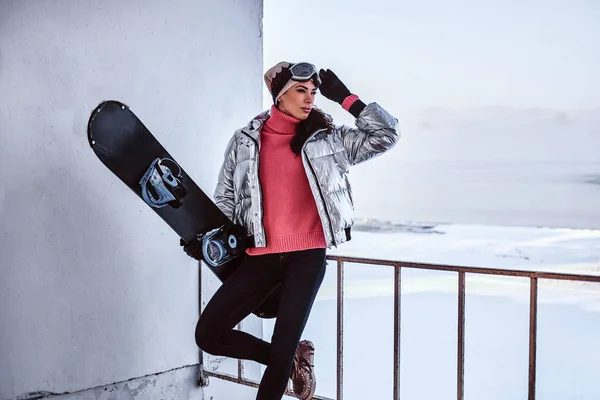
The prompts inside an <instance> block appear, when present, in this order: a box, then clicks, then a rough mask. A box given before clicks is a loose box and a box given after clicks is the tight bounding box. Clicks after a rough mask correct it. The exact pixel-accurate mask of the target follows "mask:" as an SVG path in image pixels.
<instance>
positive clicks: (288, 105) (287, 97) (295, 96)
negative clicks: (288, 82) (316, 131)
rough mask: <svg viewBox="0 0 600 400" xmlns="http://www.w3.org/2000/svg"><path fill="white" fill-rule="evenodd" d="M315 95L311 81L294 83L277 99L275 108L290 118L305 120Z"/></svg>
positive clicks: (315, 91)
mask: <svg viewBox="0 0 600 400" xmlns="http://www.w3.org/2000/svg"><path fill="white" fill-rule="evenodd" d="M316 93H317V87H316V86H315V84H314V83H313V81H312V80H310V81H308V82H296V83H295V84H294V86H292V87H291V88H290V89H289V90H287V91H286V92H285V93H284V94H283V95H282V96H281V97H280V98H279V103H277V108H279V110H281V111H283V112H284V113H286V114H289V115H291V116H292V117H296V118H298V119H301V120H303V119H306V118H307V117H308V114H310V111H311V110H312V106H313V104H314V102H315V95H316Z"/></svg>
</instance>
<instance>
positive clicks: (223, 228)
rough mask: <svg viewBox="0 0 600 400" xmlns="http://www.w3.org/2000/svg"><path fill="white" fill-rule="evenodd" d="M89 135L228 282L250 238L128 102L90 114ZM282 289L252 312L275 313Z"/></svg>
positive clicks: (113, 167)
mask: <svg viewBox="0 0 600 400" xmlns="http://www.w3.org/2000/svg"><path fill="white" fill-rule="evenodd" d="M87 136H88V142H89V145H90V147H91V148H92V149H93V151H94V153H95V154H96V156H97V157H98V158H99V159H100V161H101V162H102V163H103V164H104V165H105V166H106V167H107V168H108V169H109V170H110V171H111V172H112V173H113V174H115V175H116V176H117V177H118V178H119V179H120V180H121V181H122V182H123V183H125V184H126V185H127V186H128V187H129V188H130V189H131V190H132V191H133V192H134V193H135V194H136V195H137V196H138V197H139V198H140V199H141V200H142V201H144V203H146V205H148V206H149V207H150V209H152V210H153V211H154V212H155V213H156V214H157V215H158V216H159V217H160V218H162V219H163V220H164V222H166V223H167V225H169V227H171V229H173V231H175V232H176V233H177V235H179V237H180V238H181V240H182V241H183V243H182V244H187V243H191V242H192V241H194V240H200V242H201V246H202V261H203V262H204V263H205V264H206V265H207V266H208V268H209V269H210V270H211V271H212V272H213V273H214V274H215V275H216V276H217V277H218V278H219V280H220V281H221V282H224V281H225V280H226V279H227V278H228V277H229V276H231V274H232V273H233V272H234V271H235V270H236V269H237V268H238V267H239V266H240V264H241V262H242V261H243V259H244V257H246V253H245V250H246V249H247V248H248V247H249V246H251V245H253V239H252V237H251V236H250V235H249V234H248V233H247V231H246V230H245V229H244V228H243V227H242V226H240V225H236V224H234V223H233V222H232V221H231V220H230V219H229V218H228V217H227V216H226V215H225V214H224V213H223V212H222V211H221V210H220V209H219V207H217V205H216V204H215V203H214V202H213V201H212V200H211V198H210V197H208V196H207V195H206V193H204V191H203V190H202V189H200V188H199V187H198V185H196V183H195V182H194V181H193V180H192V178H190V176H189V175H188V174H187V173H186V172H185V170H184V169H183V168H182V167H181V165H179V163H178V162H177V161H176V160H175V158H174V157H172V156H171V155H170V154H169V152H168V151H167V150H166V149H165V148H164V147H163V146H162V145H161V144H160V142H159V141H158V140H157V139H156V138H155V137H154V135H153V134H152V133H151V132H150V131H149V130H148V128H146V126H144V124H143V123H142V121H141V120H140V119H139V118H138V117H137V116H136V115H135V114H134V113H133V112H132V111H131V109H130V108H129V107H128V106H127V105H126V104H124V103H122V102H119V101H115V100H108V101H104V102H102V103H100V104H99V105H98V106H97V107H96V108H94V110H93V111H92V113H91V115H90V118H89V121H88V126H87ZM279 296H280V288H277V289H275V290H274V291H273V292H272V293H271V294H270V295H269V297H267V298H266V299H265V301H264V302H263V303H262V304H261V305H260V306H259V307H258V308H257V309H256V310H255V311H254V312H253V314H255V315H257V316H258V317H261V318H273V317H275V316H276V313H277V306H278V299H279Z"/></svg>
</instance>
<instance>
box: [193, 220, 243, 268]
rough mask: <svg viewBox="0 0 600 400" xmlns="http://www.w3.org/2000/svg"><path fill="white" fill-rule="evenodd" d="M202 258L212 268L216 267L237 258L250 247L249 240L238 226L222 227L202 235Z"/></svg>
mask: <svg viewBox="0 0 600 400" xmlns="http://www.w3.org/2000/svg"><path fill="white" fill-rule="evenodd" d="M201 241H202V258H203V259H204V261H205V262H206V263H207V264H208V265H210V266H212V267H218V266H220V265H223V264H225V263H226V262H228V261H230V260H232V259H234V258H236V257H238V256H239V255H240V254H241V253H242V252H243V251H244V250H245V249H247V248H248V247H249V246H250V243H251V238H250V237H248V236H247V235H246V234H245V231H244V228H242V227H241V226H239V225H233V224H231V225H229V224H227V225H223V226H221V227H219V228H216V229H213V230H212V231H209V232H207V233H206V234H204V235H202V238H201Z"/></svg>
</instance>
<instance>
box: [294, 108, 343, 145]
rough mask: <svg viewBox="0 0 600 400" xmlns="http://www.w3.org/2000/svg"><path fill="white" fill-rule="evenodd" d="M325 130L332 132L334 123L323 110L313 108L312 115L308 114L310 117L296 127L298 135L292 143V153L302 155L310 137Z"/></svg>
mask: <svg viewBox="0 0 600 400" xmlns="http://www.w3.org/2000/svg"><path fill="white" fill-rule="evenodd" d="M323 128H325V129H327V130H328V131H330V132H331V130H332V129H333V121H332V120H331V118H330V117H329V116H328V115H326V114H325V113H323V112H322V111H321V110H319V109H318V108H315V107H313V109H312V110H311V111H310V114H308V117H306V119H305V120H302V121H300V122H299V123H298V126H297V127H296V134H295V135H294V137H293V138H292V141H291V142H290V147H291V148H292V151H293V152H294V153H296V155H300V152H301V151H302V146H304V143H305V142H306V141H307V140H308V138H309V137H310V135H312V134H313V132H315V131H316V130H318V129H323Z"/></svg>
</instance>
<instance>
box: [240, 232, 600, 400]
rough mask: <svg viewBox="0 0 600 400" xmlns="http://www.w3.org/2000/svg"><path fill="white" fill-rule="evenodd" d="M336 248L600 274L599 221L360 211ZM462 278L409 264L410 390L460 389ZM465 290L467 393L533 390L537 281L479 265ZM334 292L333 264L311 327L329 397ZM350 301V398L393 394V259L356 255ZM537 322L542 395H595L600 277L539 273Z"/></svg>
mask: <svg viewBox="0 0 600 400" xmlns="http://www.w3.org/2000/svg"><path fill="white" fill-rule="evenodd" d="M330 254H337V255H344V256H356V257H367V258H377V259H390V260H401V261H414V262H424V263H440V264H452V265H463V266H478V267H491V268H506V269H520V270H543V271H550V272H566V273H577V274H590V275H591V274H593V275H600V231H598V230H572V229H543V228H515V227H500V226H476V225H438V226H424V225H423V226H418V225H417V226H414V225H413V226H410V225H408V226H407V225H394V224H386V223H381V222H376V221H358V222H357V224H356V227H355V230H354V231H353V240H352V241H350V242H348V243H346V244H343V245H342V246H340V247H339V248H338V249H335V250H332V251H330ZM456 288H457V274H456V273H451V272H437V271H425V270H411V269H404V270H403V272H402V321H401V330H402V347H401V393H402V398H403V399H406V400H410V399H436V400H441V399H454V398H456V352H457V347H456V342H457V290H456ZM466 291H467V294H466V316H465V318H466V332H465V335H466V346H465V397H466V398H468V399H486V400H495V399H498V400H500V399H511V400H512V399H526V398H527V381H528V329H529V305H528V301H529V281H528V279H526V278H513V277H492V276H484V275H472V274H471V275H467V278H466ZM335 295H336V268H335V263H334V262H332V263H330V267H329V269H328V272H327V276H326V278H325V281H324V283H323V286H322V288H321V290H320V292H319V296H318V299H317V302H316V304H315V307H314V308H313V312H312V315H311V317H310V320H309V322H308V325H307V327H306V330H305V333H304V338H308V339H310V340H312V341H313V342H314V343H315V346H316V371H317V374H318V390H317V392H318V394H321V395H325V396H328V397H332V398H335V387H336V375H335V373H336V372H335V371H336V300H335ZM344 307H345V313H344V335H345V336H344V399H346V400H353V399H390V398H392V389H393V316H394V315H393V275H392V269H391V268H390V267H384V266H365V265H362V266H361V265H357V264H347V267H346V269H345V306H344ZM272 327H273V321H272V320H267V321H266V322H265V337H266V338H267V340H268V339H269V338H270V334H271V332H272ZM538 329H539V331H538V342H537V351H538V370H537V372H538V375H537V393H538V398H540V399H580V400H588V399H589V400H592V399H597V398H598V393H600V368H599V367H598V366H599V365H600V346H598V344H597V339H598V337H599V336H600V284H595V283H579V282H556V281H540V283H539V310H538ZM232 372H233V371H232ZM251 378H253V379H259V377H257V376H252V377H251Z"/></svg>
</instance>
